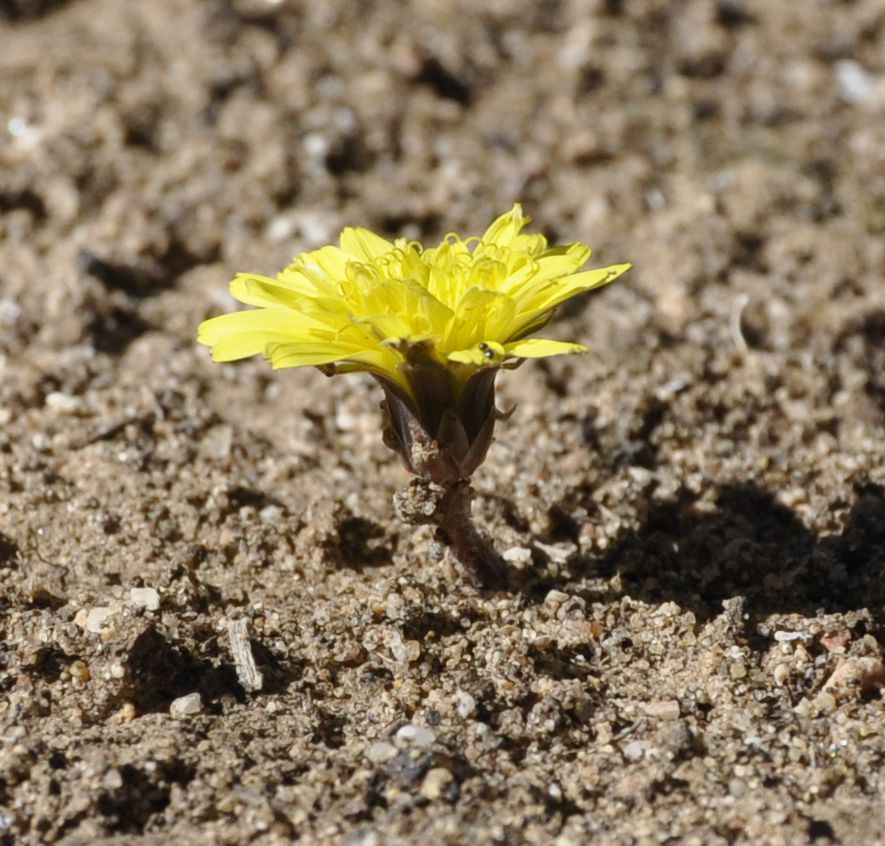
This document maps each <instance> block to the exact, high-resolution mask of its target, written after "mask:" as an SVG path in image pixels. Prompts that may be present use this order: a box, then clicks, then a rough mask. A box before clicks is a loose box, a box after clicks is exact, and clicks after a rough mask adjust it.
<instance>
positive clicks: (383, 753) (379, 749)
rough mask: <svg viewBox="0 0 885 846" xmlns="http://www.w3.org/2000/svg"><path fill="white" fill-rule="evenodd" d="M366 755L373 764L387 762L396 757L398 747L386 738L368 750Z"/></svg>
mask: <svg viewBox="0 0 885 846" xmlns="http://www.w3.org/2000/svg"><path fill="white" fill-rule="evenodd" d="M366 757H367V758H368V759H369V760H370V761H371V762H372V763H373V764H386V763H387V762H388V761H392V760H393V759H394V758H395V757H396V747H395V746H394V745H393V744H392V743H388V742H387V741H386V740H379V741H378V742H377V743H373V744H372V745H371V746H370V747H369V748H368V749H367V750H366Z"/></svg>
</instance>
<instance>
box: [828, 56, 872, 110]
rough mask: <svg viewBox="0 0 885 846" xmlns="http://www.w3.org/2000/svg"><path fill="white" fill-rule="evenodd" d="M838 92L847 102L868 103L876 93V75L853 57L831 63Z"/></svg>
mask: <svg viewBox="0 0 885 846" xmlns="http://www.w3.org/2000/svg"><path fill="white" fill-rule="evenodd" d="M833 70H834V71H835V72H836V81H837V82H838V83H839V94H840V95H841V97H842V99H843V100H845V102H847V103H857V104H861V103H869V102H870V101H871V100H873V98H874V97H875V95H876V77H874V76H873V75H872V74H871V73H869V72H867V71H866V70H865V69H864V68H863V67H862V66H861V65H860V64H859V63H858V62H855V61H854V60H853V59H842V60H840V61H838V62H836V63H835V64H834V65H833Z"/></svg>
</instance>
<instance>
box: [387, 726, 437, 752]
mask: <svg viewBox="0 0 885 846" xmlns="http://www.w3.org/2000/svg"><path fill="white" fill-rule="evenodd" d="M394 741H395V742H396V745H397V746H399V747H401V748H402V747H405V746H411V747H412V748H413V749H427V748H429V747H430V746H433V744H434V743H435V742H436V735H435V734H434V733H433V732H432V731H431V730H430V729H429V728H426V727H425V726H417V725H415V724H414V723H407V724H406V725H404V726H403V727H402V728H401V729H400V730H399V731H397V733H396V736H395V737H394Z"/></svg>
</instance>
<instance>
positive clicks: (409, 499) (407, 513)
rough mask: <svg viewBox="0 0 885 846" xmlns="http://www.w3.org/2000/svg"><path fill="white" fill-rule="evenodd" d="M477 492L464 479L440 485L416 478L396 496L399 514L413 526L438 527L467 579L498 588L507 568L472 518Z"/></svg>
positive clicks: (441, 540) (441, 537)
mask: <svg viewBox="0 0 885 846" xmlns="http://www.w3.org/2000/svg"><path fill="white" fill-rule="evenodd" d="M472 498H473V491H472V489H471V487H470V482H469V481H468V480H467V479H462V480H460V481H458V482H455V483H454V484H451V485H438V484H436V483H434V482H428V481H426V480H425V479H413V480H412V482H411V483H410V484H409V486H408V487H407V488H404V489H403V490H401V491H398V492H397V494H396V496H395V497H394V504H395V506H396V510H397V513H398V514H399V516H400V517H401V519H402V520H403V521H405V522H406V523H410V524H412V525H432V526H436V537H437V540H439V541H440V542H441V543H443V544H445V545H446V546H447V547H448V548H449V549H450V550H451V551H452V554H453V555H454V556H455V559H456V560H457V562H458V564H459V565H460V567H461V571H462V573H463V574H464V576H465V578H466V579H467V580H468V581H469V582H470V583H471V584H473V585H474V586H476V587H478V588H494V587H497V586H499V585H501V584H503V583H504V577H505V574H506V566H505V564H504V562H503V561H502V559H501V557H500V556H499V555H498V553H497V552H496V551H495V549H494V547H493V546H492V545H491V543H489V541H488V540H486V538H484V537H483V536H482V535H481V534H480V533H479V532H478V531H477V530H476V526H474V525H473V521H472V520H471V519H470V504H471V500H472Z"/></svg>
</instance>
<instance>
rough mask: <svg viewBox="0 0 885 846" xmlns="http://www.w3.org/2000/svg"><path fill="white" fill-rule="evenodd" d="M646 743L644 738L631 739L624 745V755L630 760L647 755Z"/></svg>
mask: <svg viewBox="0 0 885 846" xmlns="http://www.w3.org/2000/svg"><path fill="white" fill-rule="evenodd" d="M645 749H646V743H645V741H644V740H631V741H630V742H629V743H628V744H627V745H626V746H625V747H624V757H625V758H626V759H627V760H628V761H639V760H641V759H642V758H643V756H644V755H645Z"/></svg>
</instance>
